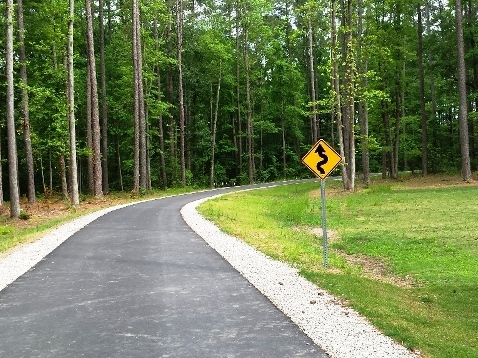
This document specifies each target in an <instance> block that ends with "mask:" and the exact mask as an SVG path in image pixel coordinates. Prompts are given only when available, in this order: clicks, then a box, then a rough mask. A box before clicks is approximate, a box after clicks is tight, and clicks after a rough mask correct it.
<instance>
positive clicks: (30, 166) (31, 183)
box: [17, 0, 36, 203]
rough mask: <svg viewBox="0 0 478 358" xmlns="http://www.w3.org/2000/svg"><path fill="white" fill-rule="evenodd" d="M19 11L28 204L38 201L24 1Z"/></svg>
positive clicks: (19, 0)
mask: <svg viewBox="0 0 478 358" xmlns="http://www.w3.org/2000/svg"><path fill="white" fill-rule="evenodd" d="M17 11H18V41H19V42H20V46H19V51H18V52H19V59H20V79H21V83H22V116H23V118H22V122H23V135H24V137H25V138H24V139H25V154H26V163H27V177H28V194H27V197H28V202H29V203H34V202H35V201H36V194H35V168H34V162H33V150H32V140H31V132H30V109H29V98H28V77H27V64H26V56H25V27H24V24H23V0H17Z"/></svg>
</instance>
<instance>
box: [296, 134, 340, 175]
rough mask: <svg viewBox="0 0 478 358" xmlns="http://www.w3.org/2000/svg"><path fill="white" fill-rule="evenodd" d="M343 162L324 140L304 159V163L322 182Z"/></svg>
mask: <svg viewBox="0 0 478 358" xmlns="http://www.w3.org/2000/svg"><path fill="white" fill-rule="evenodd" d="M341 161H342V157H341V156H340V155H339V153H337V152H336V151H335V149H334V148H332V147H331V146H330V145H329V143H327V142H326V141H325V140H323V139H320V140H319V141H318V142H317V143H315V145H314V146H313V147H312V148H311V149H310V150H309V151H308V153H307V154H306V155H304V157H303V158H302V163H304V164H305V165H306V166H307V168H309V169H310V170H311V171H312V172H313V173H314V174H315V175H317V176H318V177H319V178H320V179H322V180H324V179H325V178H327V177H328V176H329V174H330V173H331V172H332V171H333V170H334V169H335V168H336V167H337V165H339V164H340V162H341Z"/></svg>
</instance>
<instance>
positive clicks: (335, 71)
mask: <svg viewBox="0 0 478 358" xmlns="http://www.w3.org/2000/svg"><path fill="white" fill-rule="evenodd" d="M330 17H331V19H330V29H331V36H330V37H331V57H332V87H333V89H334V109H333V114H334V118H335V119H336V120H337V136H338V139H339V154H340V156H341V157H342V158H343V159H344V160H345V148H344V147H345V143H344V126H343V122H342V104H341V95H340V77H339V59H338V55H337V28H336V25H335V17H336V1H335V0H331V16H330ZM348 181H349V179H348V173H347V169H346V166H345V163H344V164H343V166H342V182H343V183H347V182H348Z"/></svg>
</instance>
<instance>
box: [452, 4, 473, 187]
mask: <svg viewBox="0 0 478 358" xmlns="http://www.w3.org/2000/svg"><path fill="white" fill-rule="evenodd" d="M455 22H456V40H457V46H458V96H459V113H458V121H459V130H460V149H461V168H462V176H463V180H465V181H470V180H471V164H470V149H469V138H468V119H467V103H466V102H467V99H466V70H465V49H464V47H465V46H464V42H463V12H462V6H461V0H455Z"/></svg>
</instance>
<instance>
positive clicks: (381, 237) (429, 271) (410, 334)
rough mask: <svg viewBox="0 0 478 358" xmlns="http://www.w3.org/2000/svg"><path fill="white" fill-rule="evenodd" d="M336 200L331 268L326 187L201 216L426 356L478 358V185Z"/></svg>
mask: <svg viewBox="0 0 478 358" xmlns="http://www.w3.org/2000/svg"><path fill="white" fill-rule="evenodd" d="M327 194H328V197H327V221H328V228H329V229H333V230H334V231H336V232H337V237H336V238H334V239H333V240H330V242H329V269H328V270H325V269H324V268H323V265H322V262H323V261H322V260H323V258H322V257H323V254H322V243H321V237H320V233H321V230H318V228H321V200H320V184H319V183H317V182H313V183H307V184H303V185H294V186H285V187H278V188H273V189H268V190H260V191H256V192H248V193H238V194H233V195H230V196H225V197H222V198H221V199H218V200H216V201H214V202H206V203H204V204H203V205H202V206H201V207H200V210H201V212H202V213H203V214H205V215H206V216H208V217H209V218H210V219H212V220H214V221H215V222H216V223H218V224H219V225H220V226H221V227H222V228H224V229H225V230H226V231H227V232H229V233H230V234H233V235H236V236H238V237H241V238H242V239H244V240H245V241H247V242H248V243H249V244H250V245H252V246H254V247H256V248H258V249H259V250H261V251H263V252H265V253H266V254H268V255H269V256H271V257H273V258H276V259H280V260H283V261H286V262H288V263H289V264H291V265H292V266H294V267H297V268H298V269H299V270H300V272H301V274H302V275H304V276H305V277H306V278H308V279H310V280H311V281H313V282H315V283H317V284H318V285H320V286H321V287H323V288H325V289H327V290H329V291H330V292H331V293H333V294H335V295H337V296H338V297H340V298H342V299H344V300H345V302H347V303H348V304H349V305H350V306H352V307H354V308H355V309H357V310H358V311H359V312H361V313H362V314H364V315H365V316H367V317H368V318H369V319H370V321H371V322H372V323H374V324H375V325H376V326H377V327H379V328H380V329H381V330H382V331H383V332H384V333H385V334H387V335H389V336H391V337H393V338H394V339H395V340H397V341H398V342H402V343H403V344H404V345H405V346H407V347H409V348H416V349H419V350H420V351H421V352H422V353H423V354H424V356H426V357H476V356H478V335H477V334H476V332H478V310H476V307H478V234H477V233H478V220H476V218H477V217H478V204H475V202H476V200H474V198H476V197H478V187H477V186H476V185H470V184H466V185H465V184H463V183H461V182H457V180H456V178H451V179H449V180H448V179H447V178H446V177H441V178H440V177H438V178H435V181H433V180H432V179H431V178H429V179H427V180H426V185H425V184H423V185H420V181H419V179H417V178H413V177H411V178H406V180H403V181H399V182H394V181H382V180H379V181H378V183H376V184H372V185H371V186H370V187H369V188H360V189H359V190H357V192H356V193H354V194H347V193H344V192H342V191H341V190H340V188H339V186H338V185H337V183H332V182H328V183H327ZM313 228H316V229H317V230H312V229H313ZM318 234H319V235H318Z"/></svg>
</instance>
